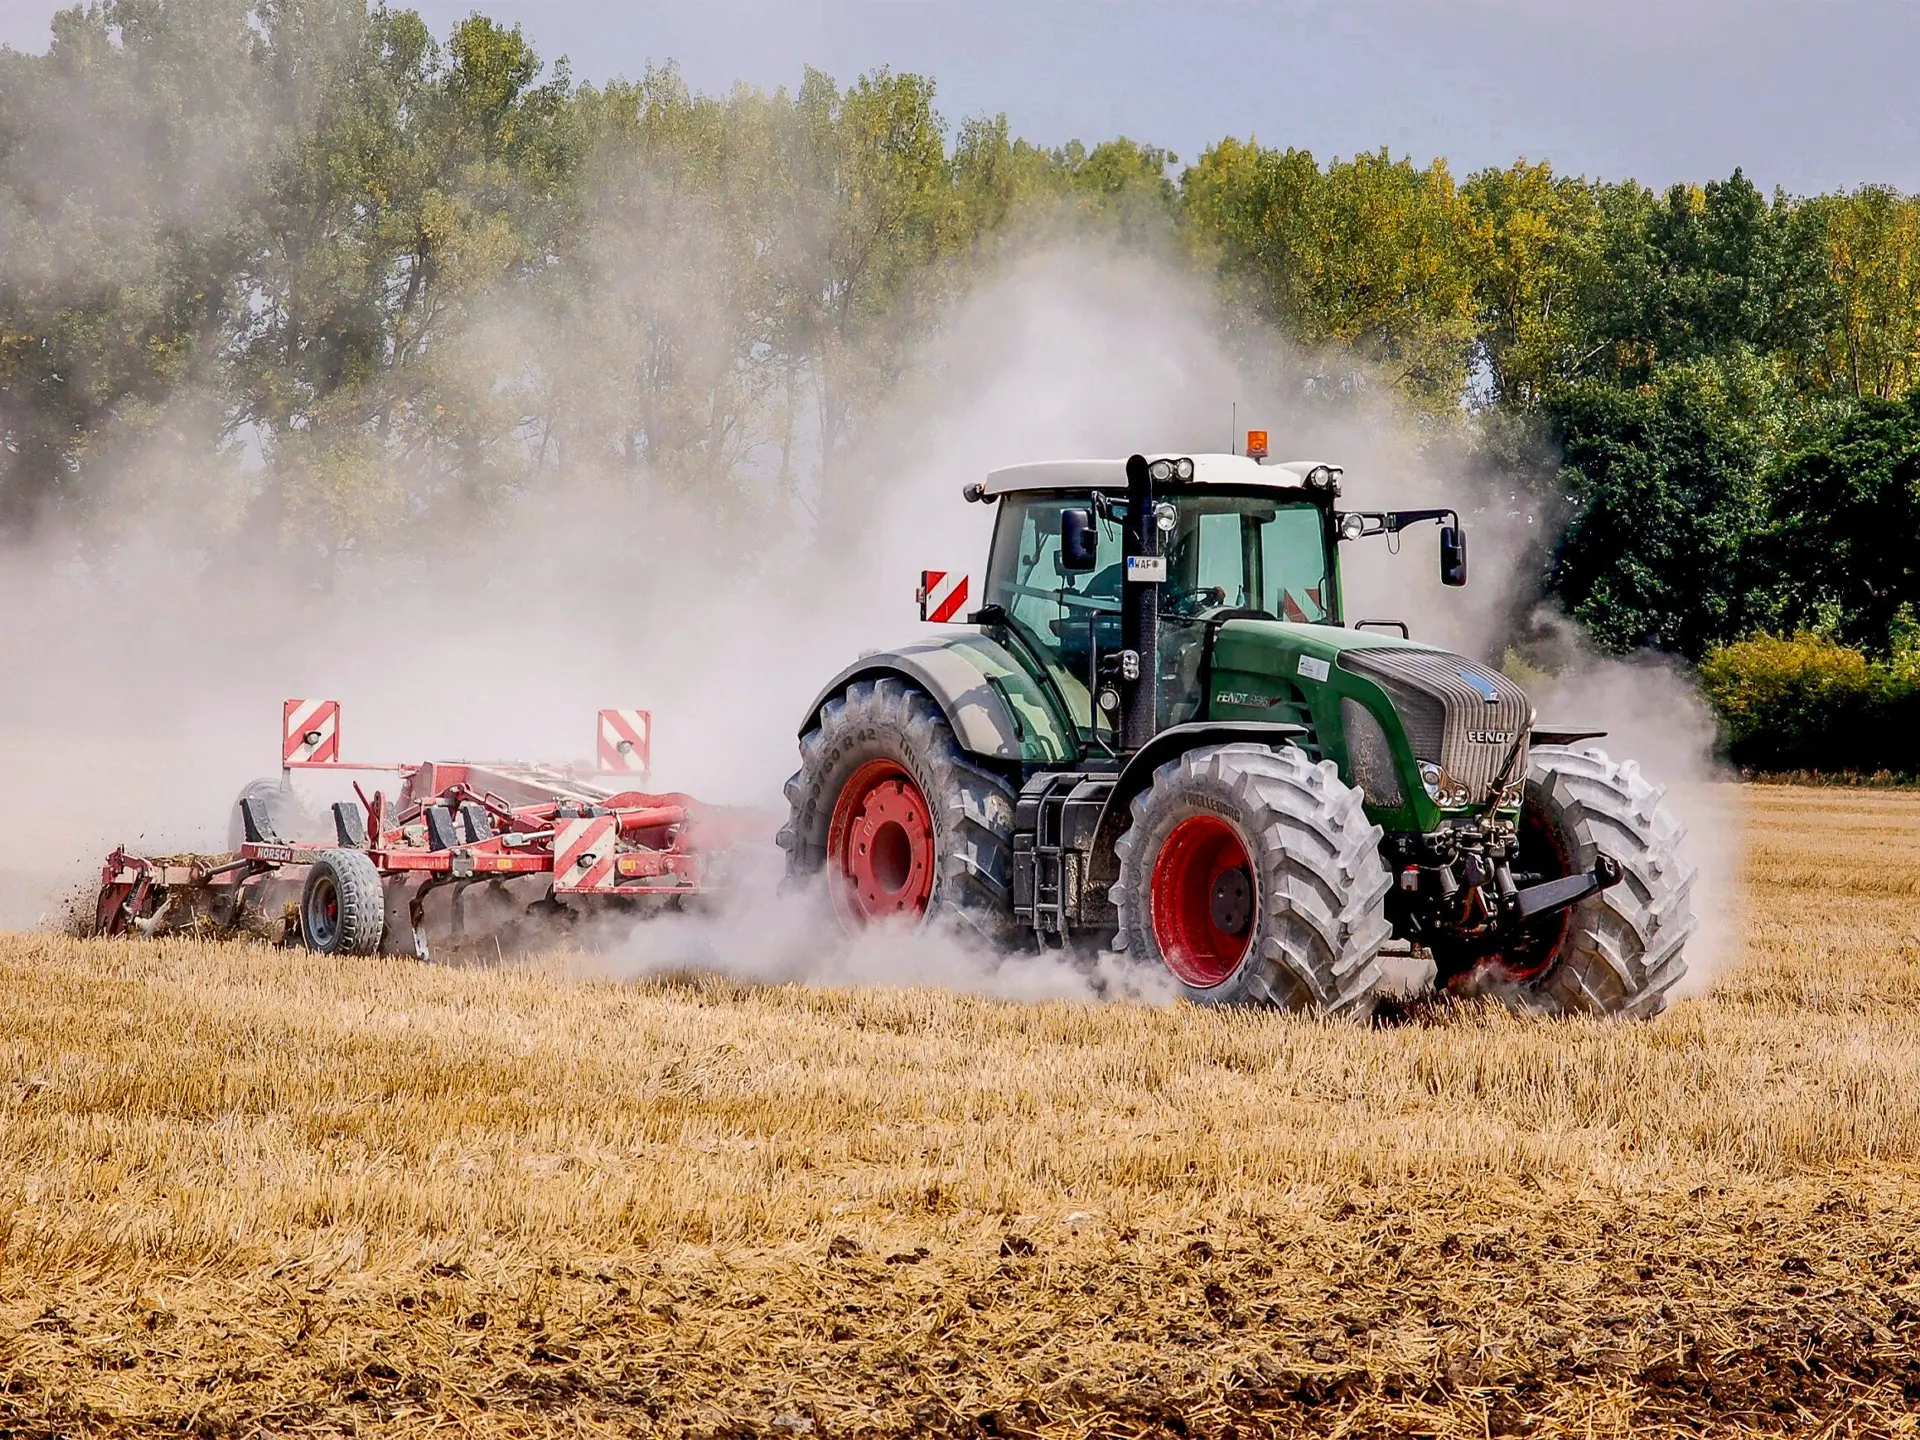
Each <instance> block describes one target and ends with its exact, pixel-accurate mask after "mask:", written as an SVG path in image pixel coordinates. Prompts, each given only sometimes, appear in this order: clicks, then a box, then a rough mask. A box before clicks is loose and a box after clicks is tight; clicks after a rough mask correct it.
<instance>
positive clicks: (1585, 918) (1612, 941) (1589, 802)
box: [1470, 745, 1697, 1019]
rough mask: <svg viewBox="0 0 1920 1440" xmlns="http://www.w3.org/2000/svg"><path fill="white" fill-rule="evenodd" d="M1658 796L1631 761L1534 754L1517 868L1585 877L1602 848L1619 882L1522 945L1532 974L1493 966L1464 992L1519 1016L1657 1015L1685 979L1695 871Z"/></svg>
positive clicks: (1555, 749) (1583, 753)
mask: <svg viewBox="0 0 1920 1440" xmlns="http://www.w3.org/2000/svg"><path fill="white" fill-rule="evenodd" d="M1665 794H1666V791H1665V789H1664V787H1662V786H1659V785H1655V784H1653V783H1651V782H1650V781H1649V780H1648V779H1647V778H1646V777H1645V776H1644V775H1642V774H1641V773H1640V767H1639V766H1638V765H1636V764H1635V763H1634V762H1633V761H1631V760H1622V761H1614V760H1610V759H1608V758H1607V756H1606V755H1605V753H1603V752H1602V751H1599V750H1595V749H1586V750H1573V749H1570V748H1568V747H1566V746H1563V745H1537V746H1535V747H1534V749H1533V753H1532V756H1531V757H1530V762H1529V765H1528V768H1527V789H1526V799H1525V800H1524V802H1523V804H1522V809H1521V845H1522V851H1521V859H1522V862H1523V864H1528V865H1532V864H1538V863H1541V861H1542V860H1544V861H1545V863H1546V864H1547V865H1548V866H1549V868H1551V869H1554V870H1557V871H1558V872H1559V873H1560V874H1563V875H1576V874H1582V873H1585V872H1588V871H1591V870H1592V869H1593V866H1594V861H1595V860H1596V859H1597V858H1598V856H1599V855H1600V854H1601V853H1603V852H1604V853H1605V854H1607V855H1610V856H1612V857H1613V858H1614V859H1615V860H1617V861H1619V862H1620V868H1621V870H1622V872H1623V875H1622V878H1621V881H1620V883H1619V884H1618V885H1614V886H1611V887H1609V888H1608V889H1605V890H1602V891H1600V892H1599V893H1598V894H1595V895H1592V896H1590V897H1589V898H1587V899H1586V900H1584V901H1582V902H1581V903H1580V904H1578V905H1576V906H1574V908H1573V909H1572V910H1569V911H1567V912H1565V913H1564V914H1563V915H1561V916H1557V917H1555V919H1554V920H1553V921H1552V922H1550V926H1551V928H1550V929H1549V930H1548V931H1547V932H1546V933H1545V934H1544V935H1538V936H1535V937H1533V939H1532V942H1531V943H1532V945H1533V947H1534V953H1535V954H1536V955H1537V956H1538V960H1537V962H1536V963H1538V965H1539V968H1538V970H1537V971H1536V972H1535V973H1532V974H1526V975H1521V976H1515V975H1514V974H1513V973H1512V971H1511V968H1510V967H1509V966H1508V965H1507V964H1506V963H1504V962H1503V961H1502V960H1499V959H1496V960H1495V961H1493V962H1491V963H1490V964H1488V965H1487V966H1485V967H1484V968H1483V969H1482V970H1481V971H1480V972H1477V973H1476V974H1475V975H1474V976H1473V977H1472V979H1471V981H1470V986H1471V988H1474V989H1478V990H1482V991H1484V992H1485V993H1488V994H1491V995H1495V996H1497V997H1498V998H1500V999H1501V1000H1503V1001H1504V1002H1505V1003H1507V1004H1508V1005H1511V1006H1512V1007H1514V1008H1515V1009H1517V1010H1522V1011H1526V1012H1528V1013H1530V1014H1545V1015H1613V1016H1620V1017H1623V1018H1629V1019H1644V1018H1650V1017H1652V1016H1655V1015H1658V1014H1659V1013H1660V1012H1661V1011H1662V1010H1664V1009H1666V1008H1667V1004H1668V1001H1669V998H1670V996H1671V992H1672V990H1673V987H1674V986H1675V985H1677V984H1679V982H1680V979H1681V977H1682V976H1684V975H1685V974H1686V973H1687V961H1686V954H1685V946H1686V942H1687V937H1688V936H1689V935H1691V934H1692V933H1693V929H1694V917H1693V904H1692V888H1693V881H1694V876H1695V874H1696V873H1697V872H1696V871H1695V869H1694V868H1693V867H1692V866H1691V865H1688V864H1687V863H1686V861H1685V860H1684V859H1683V858H1682V856H1681V855H1680V852H1679V847H1680V842H1681V840H1682V839H1684V838H1685V836H1686V833H1687V832H1686V827H1685V826H1684V825H1682V824H1681V823H1680V819H1679V817H1678V816H1676V815H1675V814H1674V813H1673V811H1672V810H1671V809H1669V808H1668V807H1667V806H1666V804H1665V803H1663V801H1664V796H1665ZM1529 850H1531V851H1532V852H1533V857H1539V858H1533V857H1530V856H1529V853H1528V852H1529ZM1522 953H1525V952H1524V951H1523V952H1522Z"/></svg>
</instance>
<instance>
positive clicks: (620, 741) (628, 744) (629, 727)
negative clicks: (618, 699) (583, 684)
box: [598, 710, 653, 774]
mask: <svg viewBox="0 0 1920 1440" xmlns="http://www.w3.org/2000/svg"><path fill="white" fill-rule="evenodd" d="M598 752H599V763H600V768H601V769H602V770H611V771H620V772H629V771H631V772H638V773H640V774H646V773H647V772H649V771H651V770H652V769H653V716H652V715H651V714H650V713H649V712H647V711H645V710H602V711H601V712H600V743H599V746H598Z"/></svg>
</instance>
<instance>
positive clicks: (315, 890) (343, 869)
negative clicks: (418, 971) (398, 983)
mask: <svg viewBox="0 0 1920 1440" xmlns="http://www.w3.org/2000/svg"><path fill="white" fill-rule="evenodd" d="M386 928H387V907H386V895H385V891H384V887H382V885H381V883H380V872H379V871H378V870H377V869H375V868H374V864H373V861H372V860H370V859H368V858H367V857H366V856H365V855H363V854H362V853H361V852H360V851H358V850H329V851H327V852H326V853H325V854H324V855H322V856H321V857H320V858H319V859H318V860H316V861H314V862H313V868H312V869H310V870H309V871H308V872H307V884H306V888H305V889H304V890H303V891H302V892H301V895H300V938H301V939H302V940H304V941H305V942H306V945H307V948H308V949H309V950H318V951H319V952H320V953H321V954H323V955H376V954H378V953H379V951H380V941H381V938H382V936H384V935H385V933H386Z"/></svg>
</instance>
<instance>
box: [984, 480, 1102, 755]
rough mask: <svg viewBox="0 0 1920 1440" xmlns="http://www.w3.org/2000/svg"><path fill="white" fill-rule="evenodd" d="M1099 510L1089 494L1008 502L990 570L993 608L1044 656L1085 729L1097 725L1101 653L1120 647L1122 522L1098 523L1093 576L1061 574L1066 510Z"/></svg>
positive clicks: (999, 523) (989, 592)
mask: <svg viewBox="0 0 1920 1440" xmlns="http://www.w3.org/2000/svg"><path fill="white" fill-rule="evenodd" d="M1091 504H1092V502H1091V500H1090V499H1088V498H1087V497H1085V496H1070V497H1064V498H1061V499H1057V500H1056V499H1046V500H1027V499H1017V498H1015V499H1008V500H1003V501H1002V502H1001V505H1000V516H999V519H998V521H997V523H996V524H995V527H994V532H993V555H992V558H991V560H990V561H989V563H988V567H987V602H988V603H989V604H993V605H998V606H1000V607H1001V608H1002V609H1003V610H1005V611H1006V612H1007V615H1008V617H1009V618H1010V619H1012V620H1013V621H1014V623H1015V627H1016V628H1017V629H1018V630H1019V632H1020V633H1021V635H1022V636H1023V637H1024V638H1025V639H1026V640H1027V642H1028V643H1029V644H1031V645H1033V646H1035V647H1036V648H1037V649H1038V650H1040V652H1041V659H1042V660H1043V661H1045V662H1046V664H1047V665H1048V668H1049V669H1051V670H1052V671H1053V672H1054V676H1055V679H1056V680H1057V681H1058V682H1059V683H1060V688H1061V690H1062V691H1063V692H1065V694H1066V696H1067V699H1068V701H1069V703H1070V704H1071V705H1072V706H1073V708H1074V709H1075V711H1076V714H1075V720H1076V722H1077V723H1079V724H1081V725H1083V726H1084V725H1087V724H1090V723H1091V721H1092V715H1091V711H1090V709H1089V708H1088V705H1087V703H1086V702H1087V675H1088V667H1089V665H1090V663H1091V661H1092V657H1093V650H1094V647H1096V646H1097V647H1098V649H1099V652H1100V653H1101V654H1103V655H1104V654H1107V653H1109V652H1111V651H1112V650H1114V649H1116V648H1118V646H1119V644H1120V588H1121V573H1122V566H1121V543H1120V526H1119V523H1118V522H1117V521H1113V520H1104V519H1103V520H1097V521H1096V522H1095V528H1096V531H1097V534H1098V537H1099V548H1098V555H1097V559H1096V563H1095V565H1094V568H1093V569H1092V570H1088V571H1078V572H1072V573H1069V572H1067V571H1063V570H1062V569H1061V568H1060V515H1061V512H1063V511H1065V510H1070V509H1087V508H1089V507H1090V506H1091Z"/></svg>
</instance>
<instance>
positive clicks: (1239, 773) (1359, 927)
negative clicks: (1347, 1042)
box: [1111, 743, 1392, 1019]
mask: <svg viewBox="0 0 1920 1440" xmlns="http://www.w3.org/2000/svg"><path fill="white" fill-rule="evenodd" d="M1380 834H1381V832H1380V827H1379V826H1377V825H1374V824H1373V823H1372V822H1371V821H1369V820H1368V819H1367V815H1366V802H1365V800H1364V798H1363V797H1362V796H1361V793H1360V792H1359V791H1358V790H1356V789H1354V788H1353V787H1352V786H1350V785H1347V784H1346V783H1344V782H1343V781H1342V780H1341V779H1340V776H1339V772H1338V771H1337V769H1336V768H1335V766H1334V764H1333V762H1332V761H1330V760H1323V761H1320V762H1318V763H1315V762H1314V761H1313V760H1312V759H1310V758H1309V757H1308V756H1307V755H1306V754H1305V752H1303V751H1301V750H1299V749H1297V748H1296V747H1294V746H1291V745H1288V746H1282V747H1279V748H1271V747H1268V746H1265V745H1254V744H1245V743H1240V744H1231V745H1205V746H1200V747H1198V748H1196V749H1193V750H1189V751H1187V752H1186V753H1185V754H1182V755H1180V756H1178V757H1176V758H1175V759H1172V760H1169V761H1168V762H1167V763H1166V764H1164V765H1162V766H1160V767H1159V768H1158V769H1157V770H1155V771H1154V772H1153V783H1152V784H1150V785H1149V786H1148V787H1147V788H1146V789H1145V790H1144V791H1142V792H1141V793H1140V794H1139V795H1137V796H1135V797H1134V800H1133V805H1132V823H1131V824H1130V825H1129V826H1128V827H1127V830H1126V833H1125V834H1123V835H1122V836H1121V837H1120V840H1119V843H1118V846H1117V847H1116V848H1117V851H1118V854H1119V859H1120V878H1119V880H1118V882H1117V883H1116V884H1115V885H1114V887H1113V889H1112V891H1111V894H1112V898H1113V903H1114V906H1115V908H1116V909H1117V910H1118V911H1119V915H1120V928H1119V934H1118V936H1117V938H1116V941H1115V945H1116V948H1117V949H1118V950H1119V951H1120V952H1121V953H1122V954H1123V955H1126V956H1128V957H1129V958H1131V959H1134V960H1136V961H1143V962H1147V963H1150V964H1155V965H1160V966H1164V967H1165V968H1166V970H1167V971H1168V972H1169V973H1170V974H1171V975H1172V976H1173V978H1174V980H1175V982H1176V983H1177V984H1178V985H1179V986H1180V990H1181V993H1182V994H1183V995H1185V996H1186V998H1187V999H1188V1000H1191V1001H1193V1002H1195V1003H1196V1004H1202V1005H1247V1004H1251V1005H1277V1006H1281V1007H1284V1008H1287V1009H1291V1010H1304V1011H1311V1012H1316V1013H1319V1014H1322V1015H1338V1016H1351V1017H1354V1018H1358V1019H1365V1018H1368V1017H1370V1016H1371V1015H1372V1013H1373V1011H1374V1008H1375V1005H1376V1003H1377V1001H1378V991H1379V988H1380V985H1381V982H1382V980H1383V979H1384V978H1385V977H1384V973H1383V971H1382V967H1381V964H1380V960H1379V951H1380V947H1381V946H1382V945H1384V944H1385V943H1386V942H1387V940H1388V939H1389V938H1390V936H1391V933H1392V931H1391V926H1390V925H1389V923H1388V920H1387V912H1386V895H1387V889H1388V887H1389V885H1390V884H1391V878H1390V876H1389V875H1388V873H1387V867H1386V863H1385V862H1384V861H1383V860H1381V858H1380Z"/></svg>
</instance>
